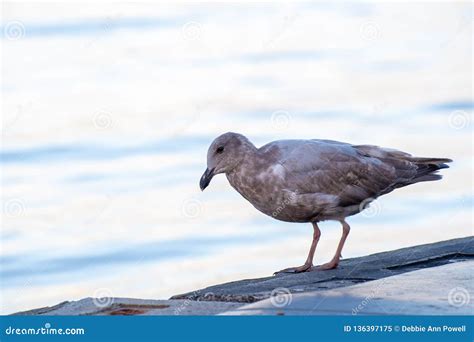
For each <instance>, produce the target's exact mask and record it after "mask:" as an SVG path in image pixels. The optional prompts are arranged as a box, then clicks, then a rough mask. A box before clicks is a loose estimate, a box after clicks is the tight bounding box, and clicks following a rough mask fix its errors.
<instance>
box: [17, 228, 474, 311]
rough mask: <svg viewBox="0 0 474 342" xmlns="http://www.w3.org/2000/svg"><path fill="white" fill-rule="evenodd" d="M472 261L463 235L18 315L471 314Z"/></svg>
mask: <svg viewBox="0 0 474 342" xmlns="http://www.w3.org/2000/svg"><path fill="white" fill-rule="evenodd" d="M473 266H474V237H466V238H461V239H454V240H449V241H442V242H437V243H432V244H427V245H421V246H414V247H409V248H403V249H399V250H395V251H390V252H384V253H378V254H373V255H369V256H365V257H360V258H353V259H347V260H342V261H341V264H340V266H339V268H337V269H335V270H330V271H313V272H308V273H300V274H280V275H278V276H271V277H266V278H258V279H247V280H240V281H235V282H230V283H226V284H221V285H215V286H211V287H208V288H205V289H201V290H196V291H193V292H189V293H185V294H181V295H176V296H173V297H172V298H171V299H169V300H152V299H131V298H84V299H81V300H79V301H71V302H63V303H60V304H58V305H55V306H51V307H45V308H39V309H34V310H30V311H24V312H19V313H17V314H16V315H217V314H225V315H262V314H269V315H275V314H276V315H297V314H300V315H327V314H342V315H350V314H364V315H366V314H369V315H370V314H398V315H400V314H423V315H438V314H439V315H441V314H456V315H471V314H474V313H473V305H472V300H471V298H473V296H474V295H473V285H472V284H473V279H472V277H473ZM466 298H467V301H466ZM256 302H258V303H256ZM248 303H255V304H251V305H247V304H248ZM458 304H462V305H458Z"/></svg>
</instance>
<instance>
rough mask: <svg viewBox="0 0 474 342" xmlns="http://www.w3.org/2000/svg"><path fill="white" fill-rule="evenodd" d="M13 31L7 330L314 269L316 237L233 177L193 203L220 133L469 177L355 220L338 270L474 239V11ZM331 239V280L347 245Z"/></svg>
mask: <svg viewBox="0 0 474 342" xmlns="http://www.w3.org/2000/svg"><path fill="white" fill-rule="evenodd" d="M4 12H5V15H4V16H5V18H4V21H3V23H2V32H3V33H4V35H3V38H2V43H3V68H2V74H3V76H4V77H3V83H2V93H3V100H4V102H3V108H2V119H3V127H2V134H3V139H2V142H3V144H2V145H3V146H2V150H1V161H0V163H1V170H2V229H1V254H0V265H1V269H0V276H1V291H2V302H1V310H2V313H10V312H14V311H18V310H23V309H30V308H33V307H38V306H45V305H53V304H56V303H57V302H60V301H64V300H74V299H79V298H83V297H88V296H122V297H140V298H165V297H168V296H171V295H173V294H177V293H180V292H184V291H190V290H194V289H196V288H201V287H204V286H207V285H211V284H215V283H218V282H224V281H231V280H236V279H241V278H251V277H260V276H267V275H270V274H272V273H273V272H274V271H276V270H278V269H282V268H285V267H289V266H297V265H299V264H301V263H302V262H303V261H304V259H305V258H306V253H307V248H309V244H310V239H311V234H312V230H311V227H310V225H309V224H308V225H305V224H289V223H284V222H278V221H275V220H273V219H271V218H269V217H266V216H264V215H263V214H260V213H259V212H257V211H256V210H255V209H254V208H253V207H252V206H251V205H250V204H248V203H247V202H245V200H244V199H243V198H241V197H240V196H239V195H238V194H237V193H236V192H235V191H234V190H233V189H232V188H231V187H230V186H229V185H228V184H227V181H226V180H225V177H223V176H219V177H216V178H215V179H214V180H213V182H212V184H211V185H210V187H209V188H208V189H207V190H206V191H205V192H203V193H201V192H200V191H199V186H198V182H199V178H200V176H201V174H202V172H203V171H204V169H205V167H206V165H205V157H206V152H207V147H208V145H209V143H210V142H211V141H212V139H213V138H214V137H215V136H217V135H219V134H221V133H223V132H226V131H236V132H241V133H244V134H246V135H247V136H248V137H249V138H250V139H251V140H252V141H253V142H254V143H255V144H257V145H262V144H264V143H267V142H268V141H271V140H276V139H282V138H327V139H335V140H342V141H347V142H352V143H357V144H361V143H370V144H377V145H382V146H387V147H393V148H398V149H401V150H405V151H408V152H411V153H413V154H416V155H421V156H437V157H449V158H453V159H454V160H455V162H454V163H453V164H452V168H451V169H449V170H443V174H444V175H445V176H446V177H445V178H444V179H443V180H442V181H440V182H433V183H425V184H418V185H414V186H411V187H408V188H404V189H401V190H398V191H396V192H394V193H392V194H390V195H388V196H386V197H383V198H381V199H380V200H379V201H377V202H376V203H375V204H374V205H373V208H372V209H371V210H369V211H367V212H366V213H365V214H361V215H358V216H356V217H352V218H351V219H350V220H349V223H351V225H352V227H353V229H352V231H351V236H350V237H349V239H348V242H347V244H346V248H345V250H344V253H343V254H344V257H353V256H359V255H365V254H368V253H374V252H378V251H384V250H388V249H394V248H400V247H404V246H410V245H414V244H419V243H428V242H433V241H439V240H443V239H450V238H455V237H462V236H467V235H472V201H473V194H472V155H473V153H472V133H473V131H472V108H473V102H472V98H471V93H472V83H471V76H470V75H471V74H472V64H471V63H472V52H471V51H472V50H471V48H472V40H471V39H472V38H471V35H472V16H471V12H470V7H469V6H468V5H467V4H466V5H449V4H446V5H426V4H423V5H419V6H418V5H408V4H404V5H398V6H397V5H383V6H381V5H377V6H376V5H371V4H364V5H350V4H346V5H329V4H323V3H320V4H317V5H314V4H313V5H311V4H305V3H301V4H299V5H291V6H290V5H263V4H262V5H250V4H247V5H232V6H224V5H212V4H209V5H204V4H201V5H199V6H197V5H196V6H189V5H188V6H177V7H171V6H159V5H152V4H149V5H146V4H142V5H131V4H129V5H114V4H109V5H106V6H105V5H104V6H97V5H93V4H90V5H88V6H84V5H80V6H79V5H77V7H74V5H68V7H64V6H60V5H44V4H43V5H41V4H40V5H30V6H28V5H7V6H6V8H5V11H4ZM401 23H403V25H402V24H401ZM322 231H323V236H322V240H321V243H320V245H319V246H318V250H317V252H316V262H317V263H322V262H326V261H328V260H329V259H330V258H331V256H332V254H333V252H334V250H335V248H336V245H337V241H338V239H339V234H340V227H339V226H338V224H336V223H333V222H325V223H323V224H322Z"/></svg>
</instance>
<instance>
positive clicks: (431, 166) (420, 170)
mask: <svg viewBox="0 0 474 342" xmlns="http://www.w3.org/2000/svg"><path fill="white" fill-rule="evenodd" d="M410 161H411V162H412V163H414V164H415V165H416V167H417V169H416V174H415V176H414V177H413V178H412V179H411V181H410V182H409V184H413V183H418V182H428V181H435V180H439V179H441V178H443V176H441V175H438V174H437V172H438V171H439V170H441V169H447V168H449V165H448V164H446V163H451V162H452V160H451V159H448V158H417V157H412V158H410Z"/></svg>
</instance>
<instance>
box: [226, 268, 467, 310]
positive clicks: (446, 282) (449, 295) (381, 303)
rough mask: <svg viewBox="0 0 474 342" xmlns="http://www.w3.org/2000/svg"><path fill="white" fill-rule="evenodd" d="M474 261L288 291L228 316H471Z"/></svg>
mask: <svg viewBox="0 0 474 342" xmlns="http://www.w3.org/2000/svg"><path fill="white" fill-rule="evenodd" d="M473 270H474V261H465V262H460V263H454V264H447V265H443V266H438V267H433V268H428V269H424V270H418V271H413V272H408V273H405V274H400V275H396V276H393V277H387V278H383V279H379V280H375V281H371V282H367V283H364V284H359V285H353V286H349V287H344V288H337V289H333V290H326V291H315V292H308V293H303V294H291V293H289V294H285V293H282V292H280V293H279V294H277V295H276V296H275V297H272V298H270V299H266V300H262V301H260V302H257V303H254V304H248V305H244V306H242V307H240V308H238V309H237V310H233V311H229V312H226V313H224V315H358V314H362V315H473V314H474V301H473V299H474V297H473V294H474V274H473Z"/></svg>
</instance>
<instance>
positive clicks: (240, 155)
mask: <svg viewBox="0 0 474 342" xmlns="http://www.w3.org/2000/svg"><path fill="white" fill-rule="evenodd" d="M252 149H256V148H255V146H254V145H253V144H252V143H251V142H250V141H249V140H248V139H247V138H246V137H245V136H243V135H242V134H238V133H232V132H229V133H225V134H222V135H220V136H218V137H217V138H216V139H214V141H213V142H212V144H211V146H209V150H208V151H207V169H206V171H204V174H203V175H202V177H201V181H200V182H199V186H200V188H201V190H204V189H205V188H206V187H207V186H208V185H209V183H210V182H211V179H212V177H214V176H215V175H217V174H219V173H229V172H231V171H232V170H234V169H235V168H236V167H237V166H238V165H239V164H240V163H241V162H242V160H243V159H244V158H245V155H246V154H247V152H249V151H250V150H252Z"/></svg>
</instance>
